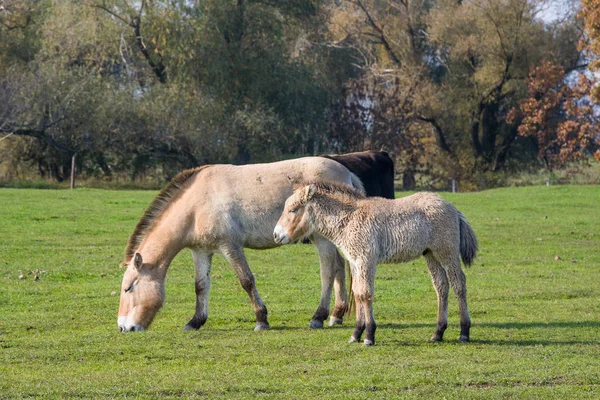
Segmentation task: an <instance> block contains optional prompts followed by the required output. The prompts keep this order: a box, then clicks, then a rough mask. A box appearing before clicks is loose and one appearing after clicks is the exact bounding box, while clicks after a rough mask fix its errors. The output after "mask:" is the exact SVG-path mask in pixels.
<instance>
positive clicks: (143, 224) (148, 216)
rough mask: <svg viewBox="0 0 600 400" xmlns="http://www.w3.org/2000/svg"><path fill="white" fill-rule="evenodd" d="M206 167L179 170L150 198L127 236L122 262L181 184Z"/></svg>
mask: <svg viewBox="0 0 600 400" xmlns="http://www.w3.org/2000/svg"><path fill="white" fill-rule="evenodd" d="M206 167H209V165H203V166H201V167H197V168H192V169H187V170H185V171H181V172H180V173H178V174H177V175H175V177H174V178H173V179H172V180H171V182H169V183H168V184H167V186H165V187H164V188H163V189H162V190H161V191H160V193H159V194H158V195H157V196H156V197H155V198H154V200H152V203H151V204H150V206H148V208H147V209H146V211H145V212H144V215H142V217H141V218H140V220H139V221H138V223H137V225H136V226H135V229H134V230H133V233H132V234H131V236H130V237H129V242H128V243H127V248H126V249H125V261H124V263H123V264H126V263H128V262H129V261H130V260H131V259H132V258H133V256H134V255H135V251H136V250H137V248H138V247H139V246H140V244H141V243H142V241H143V240H144V238H145V237H146V235H147V234H148V232H150V229H151V228H152V227H153V225H154V222H155V221H156V220H157V219H158V218H159V217H160V216H161V215H162V214H163V212H164V211H165V210H166V209H167V207H168V206H169V204H170V203H171V200H172V199H173V198H174V197H175V196H176V195H177V194H178V193H179V192H180V191H181V188H182V187H183V185H184V184H185V183H186V182H187V181H188V180H189V179H190V178H191V177H192V176H194V175H195V174H196V173H197V172H199V171H201V170H203V169H204V168H206ZM123 264H122V265H123Z"/></svg>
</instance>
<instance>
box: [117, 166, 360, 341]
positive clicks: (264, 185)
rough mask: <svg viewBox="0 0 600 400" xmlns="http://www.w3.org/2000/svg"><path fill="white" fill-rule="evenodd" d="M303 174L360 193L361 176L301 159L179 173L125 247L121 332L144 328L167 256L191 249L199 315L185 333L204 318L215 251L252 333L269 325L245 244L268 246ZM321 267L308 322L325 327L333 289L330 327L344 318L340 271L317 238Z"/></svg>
mask: <svg viewBox="0 0 600 400" xmlns="http://www.w3.org/2000/svg"><path fill="white" fill-rule="evenodd" d="M306 179H310V180H317V181H323V180H325V181H332V182H342V183H345V184H348V185H351V186H353V187H355V188H358V189H359V190H362V184H361V182H360V180H359V179H358V178H357V177H356V176H355V175H354V174H352V173H351V172H350V171H348V169H346V168H345V167H344V166H342V165H341V164H339V163H337V162H335V161H332V160H328V159H325V158H321V157H306V158H299V159H296V160H288V161H281V162H275V163H270V164H253V165H245V166H234V165H210V166H204V167H200V168H196V169H191V170H187V171H183V172H181V173H180V174H179V175H177V176H176V177H175V178H174V179H173V180H172V181H171V183H169V185H167V186H166V187H165V188H164V189H163V190H162V191H161V192H160V194H159V195H158V196H157V197H156V198H155V199H154V201H153V202H152V204H151V205H150V207H149V208H148V209H147V210H146V212H145V214H144V215H143V216H142V218H141V219H140V221H139V222H138V224H137V226H136V227H135V230H134V232H133V234H132V235H131V237H130V238H129V243H128V245H127V248H126V250H125V261H124V262H123V264H122V266H124V267H125V266H126V267H127V270H126V271H125V274H124V276H123V284H122V291H121V302H120V306H119V314H118V325H119V329H120V330H121V331H136V330H144V329H147V328H148V326H149V325H150V323H151V322H152V320H153V319H154V317H155V315H156V313H157V312H158V310H159V309H160V307H161V306H162V304H163V301H164V297H165V289H164V282H165V277H166V274H167V269H168V267H169V264H170V263H171V260H173V258H174V257H175V255H177V253H179V251H181V250H182V249H184V248H189V249H191V251H192V256H193V259H194V264H195V270H196V312H195V313H194V316H193V318H192V319H191V320H190V321H189V322H188V324H187V325H186V326H185V329H186V330H190V329H198V328H200V327H201V326H202V325H203V324H204V323H205V322H206V319H207V318H208V293H209V289H210V268H211V260H212V256H213V254H215V253H221V254H222V255H223V256H224V257H225V258H226V259H227V261H229V263H230V264H231V265H232V266H233V268H234V270H235V272H236V274H237V276H238V279H239V280H240V283H241V285H242V287H243V288H244V289H245V290H246V292H247V293H248V296H249V297H250V301H251V302H252V306H253V307H254V312H255V314H256V328H255V330H261V329H267V328H269V323H268V322H267V308H266V307H265V305H264V303H263V301H262V300H261V298H260V295H259V294H258V290H257V289H256V284H255V279H254V275H253V274H252V271H250V268H249V267H248V263H247V261H246V257H245V255H244V248H252V249H269V248H273V247H277V246H278V245H277V244H276V243H274V242H273V235H272V232H273V228H274V227H275V224H276V222H277V218H278V217H279V214H280V213H281V210H282V209H283V206H284V203H285V199H286V198H287V197H289V196H290V195H291V194H292V192H293V183H294V182H300V181H303V180H306ZM313 242H314V243H315V246H316V248H317V252H318V254H319V259H320V264H321V302H320V304H319V307H318V308H317V311H316V313H315V315H314V316H313V318H312V320H311V323H310V327H312V328H320V327H323V321H324V320H325V319H326V318H327V316H328V315H329V303H330V300H331V290H332V286H333V287H334V289H335V297H336V298H335V308H334V311H333V313H332V315H331V319H330V325H333V324H336V323H341V322H342V318H343V315H344V311H345V310H346V308H347V294H346V293H345V271H344V263H343V259H342V257H341V256H340V255H339V253H338V252H337V249H336V247H335V245H334V244H332V243H331V242H329V241H327V240H325V239H323V238H322V237H321V236H319V235H318V234H317V235H314V236H313Z"/></svg>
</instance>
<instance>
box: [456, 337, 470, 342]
mask: <svg viewBox="0 0 600 400" xmlns="http://www.w3.org/2000/svg"><path fill="white" fill-rule="evenodd" d="M458 341H459V342H461V343H465V342H468V341H470V339H469V337H468V336H462V335H461V336H460V337H459V338H458Z"/></svg>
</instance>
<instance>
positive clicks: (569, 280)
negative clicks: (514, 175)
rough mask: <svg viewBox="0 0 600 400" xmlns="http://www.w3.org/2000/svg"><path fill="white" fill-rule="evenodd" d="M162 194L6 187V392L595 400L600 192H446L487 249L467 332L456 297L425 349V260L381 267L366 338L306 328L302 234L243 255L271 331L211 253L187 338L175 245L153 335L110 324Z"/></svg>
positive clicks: (2, 226) (309, 273) (0, 349)
mask: <svg viewBox="0 0 600 400" xmlns="http://www.w3.org/2000/svg"><path fill="white" fill-rule="evenodd" d="M155 193H156V192H149V191H104V190H88V189H78V190H75V191H67V190H33V189H0V398H24V397H59V398H73V397H85V398H88V397H118V398H123V397H139V398H149V397H150V398H167V397H210V398H216V397H220V398H227V399H231V398H234V399H235V398H254V397H257V398H294V399H304V398H343V399H347V398H356V399H363V398H417V397H428V398H435V399H440V398H450V399H453V398H455V399H464V398H486V399H488V398H519V399H520V398H544V399H547V398H557V399H566V398H590V399H597V398H600V333H599V332H600V329H599V328H600V212H599V200H600V187H599V186H552V187H525V188H513V189H497V190H489V191H484V192H479V193H468V194H443V196H444V197H446V198H447V199H448V200H450V201H451V202H453V203H454V204H455V205H456V206H457V207H458V208H459V209H460V210H461V211H462V212H463V213H464V214H465V215H466V216H467V218H468V219H469V221H470V223H471V224H472V226H473V228H474V229H475V231H476V233H477V234H478V237H479V242H480V253H479V256H478V258H477V259H476V262H475V264H474V266H472V267H471V268H469V269H466V271H465V272H466V274H467V285H468V289H469V294H468V299H469V306H470V311H471V319H472V323H473V326H472V330H471V340H472V341H471V342H470V343H466V344H460V343H457V342H456V339H457V338H458V336H459V326H458V315H457V306H456V300H455V298H454V297H453V295H452V296H451V299H450V315H449V328H448V330H447V331H446V335H445V339H446V341H445V342H442V343H429V342H428V339H429V337H430V335H431V334H432V332H433V330H434V327H435V321H436V296H435V292H434V290H433V287H432V285H431V282H430V279H429V275H428V273H427V269H426V266H425V264H424V262H423V260H417V261H415V262H413V263H408V264H400V265H381V266H380V267H379V269H378V275H377V280H376V300H375V303H374V309H375V317H376V319H377V322H378V330H377V344H376V346H375V347H373V348H365V347H363V346H361V345H360V344H348V343H347V340H348V338H349V337H350V334H351V332H352V327H353V323H354V322H353V320H354V318H350V319H348V320H347V321H346V322H345V323H344V325H342V326H337V327H334V328H325V329H322V330H309V329H308V328H307V327H308V322H309V319H310V317H311V316H312V313H313V312H314V311H315V309H316V307H317V304H318V300H319V288H320V282H319V272H318V262H317V256H316V252H315V250H314V248H313V247H312V246H307V245H292V246H286V247H283V248H279V249H275V250H269V251H262V252H261V251H248V252H247V255H248V259H249V262H250V266H251V268H252V270H253V271H254V274H255V275H256V278H257V284H258V289H259V291H260V293H261V295H262V297H263V299H264V301H265V302H266V304H267V307H268V308H269V319H270V323H271V327H272V329H271V330H269V331H264V332H254V331H253V330H252V329H253V328H254V313H253V312H252V309H251V306H250V302H249V300H248V298H247V296H246V294H245V292H244V291H243V289H242V288H241V287H240V285H239V283H238V282H237V279H236V278H235V275H234V273H233V270H232V269H231V267H230V266H229V265H227V264H226V263H225V261H224V260H223V258H222V257H220V256H219V257H215V259H214V263H213V270H212V276H213V286H212V289H211V295H210V315H209V320H208V322H207V324H206V325H205V326H204V327H203V328H202V329H200V330H199V331H197V332H184V331H183V330H182V328H183V326H184V325H185V323H186V322H187V321H188V319H189V318H190V317H191V316H192V314H193V311H194V301H195V298H194V296H195V295H194V284H193V266H192V260H191V256H190V254H189V252H188V251H184V252H182V253H181V254H180V255H179V256H178V257H177V258H176V259H175V260H174V262H173V264H172V265H171V268H170V272H169V275H168V280H167V285H166V289H167V300H166V302H165V306H164V308H163V309H162V311H161V312H160V313H159V314H158V316H157V318H156V319H155V321H154V323H153V325H152V326H151V327H150V330H149V331H147V332H138V333H130V334H121V333H119V332H118V329H117V308H118V302H119V289H120V285H121V277H122V273H123V271H122V270H120V269H119V267H118V265H119V263H120V262H121V261H122V253H123V249H124V247H125V244H126V241H127V238H128V236H129V234H130V233H131V232H132V230H133V227H134V226H135V223H136V222H137V219H138V218H139V217H140V216H141V214H142V211H143V210H144V208H145V207H146V206H147V205H148V204H149V202H150V201H151V199H152V197H153V196H154V195H155ZM400 195H401V194H400ZM20 275H21V276H20ZM36 275H37V276H38V278H39V279H38V280H34V279H35V276H36Z"/></svg>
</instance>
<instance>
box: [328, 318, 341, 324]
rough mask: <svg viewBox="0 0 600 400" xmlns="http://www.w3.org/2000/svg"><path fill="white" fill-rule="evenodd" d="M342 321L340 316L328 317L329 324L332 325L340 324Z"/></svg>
mask: <svg viewBox="0 0 600 400" xmlns="http://www.w3.org/2000/svg"><path fill="white" fill-rule="evenodd" d="M343 323H344V320H343V319H341V318H337V317H330V318H329V326H334V325H341V324H343Z"/></svg>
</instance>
